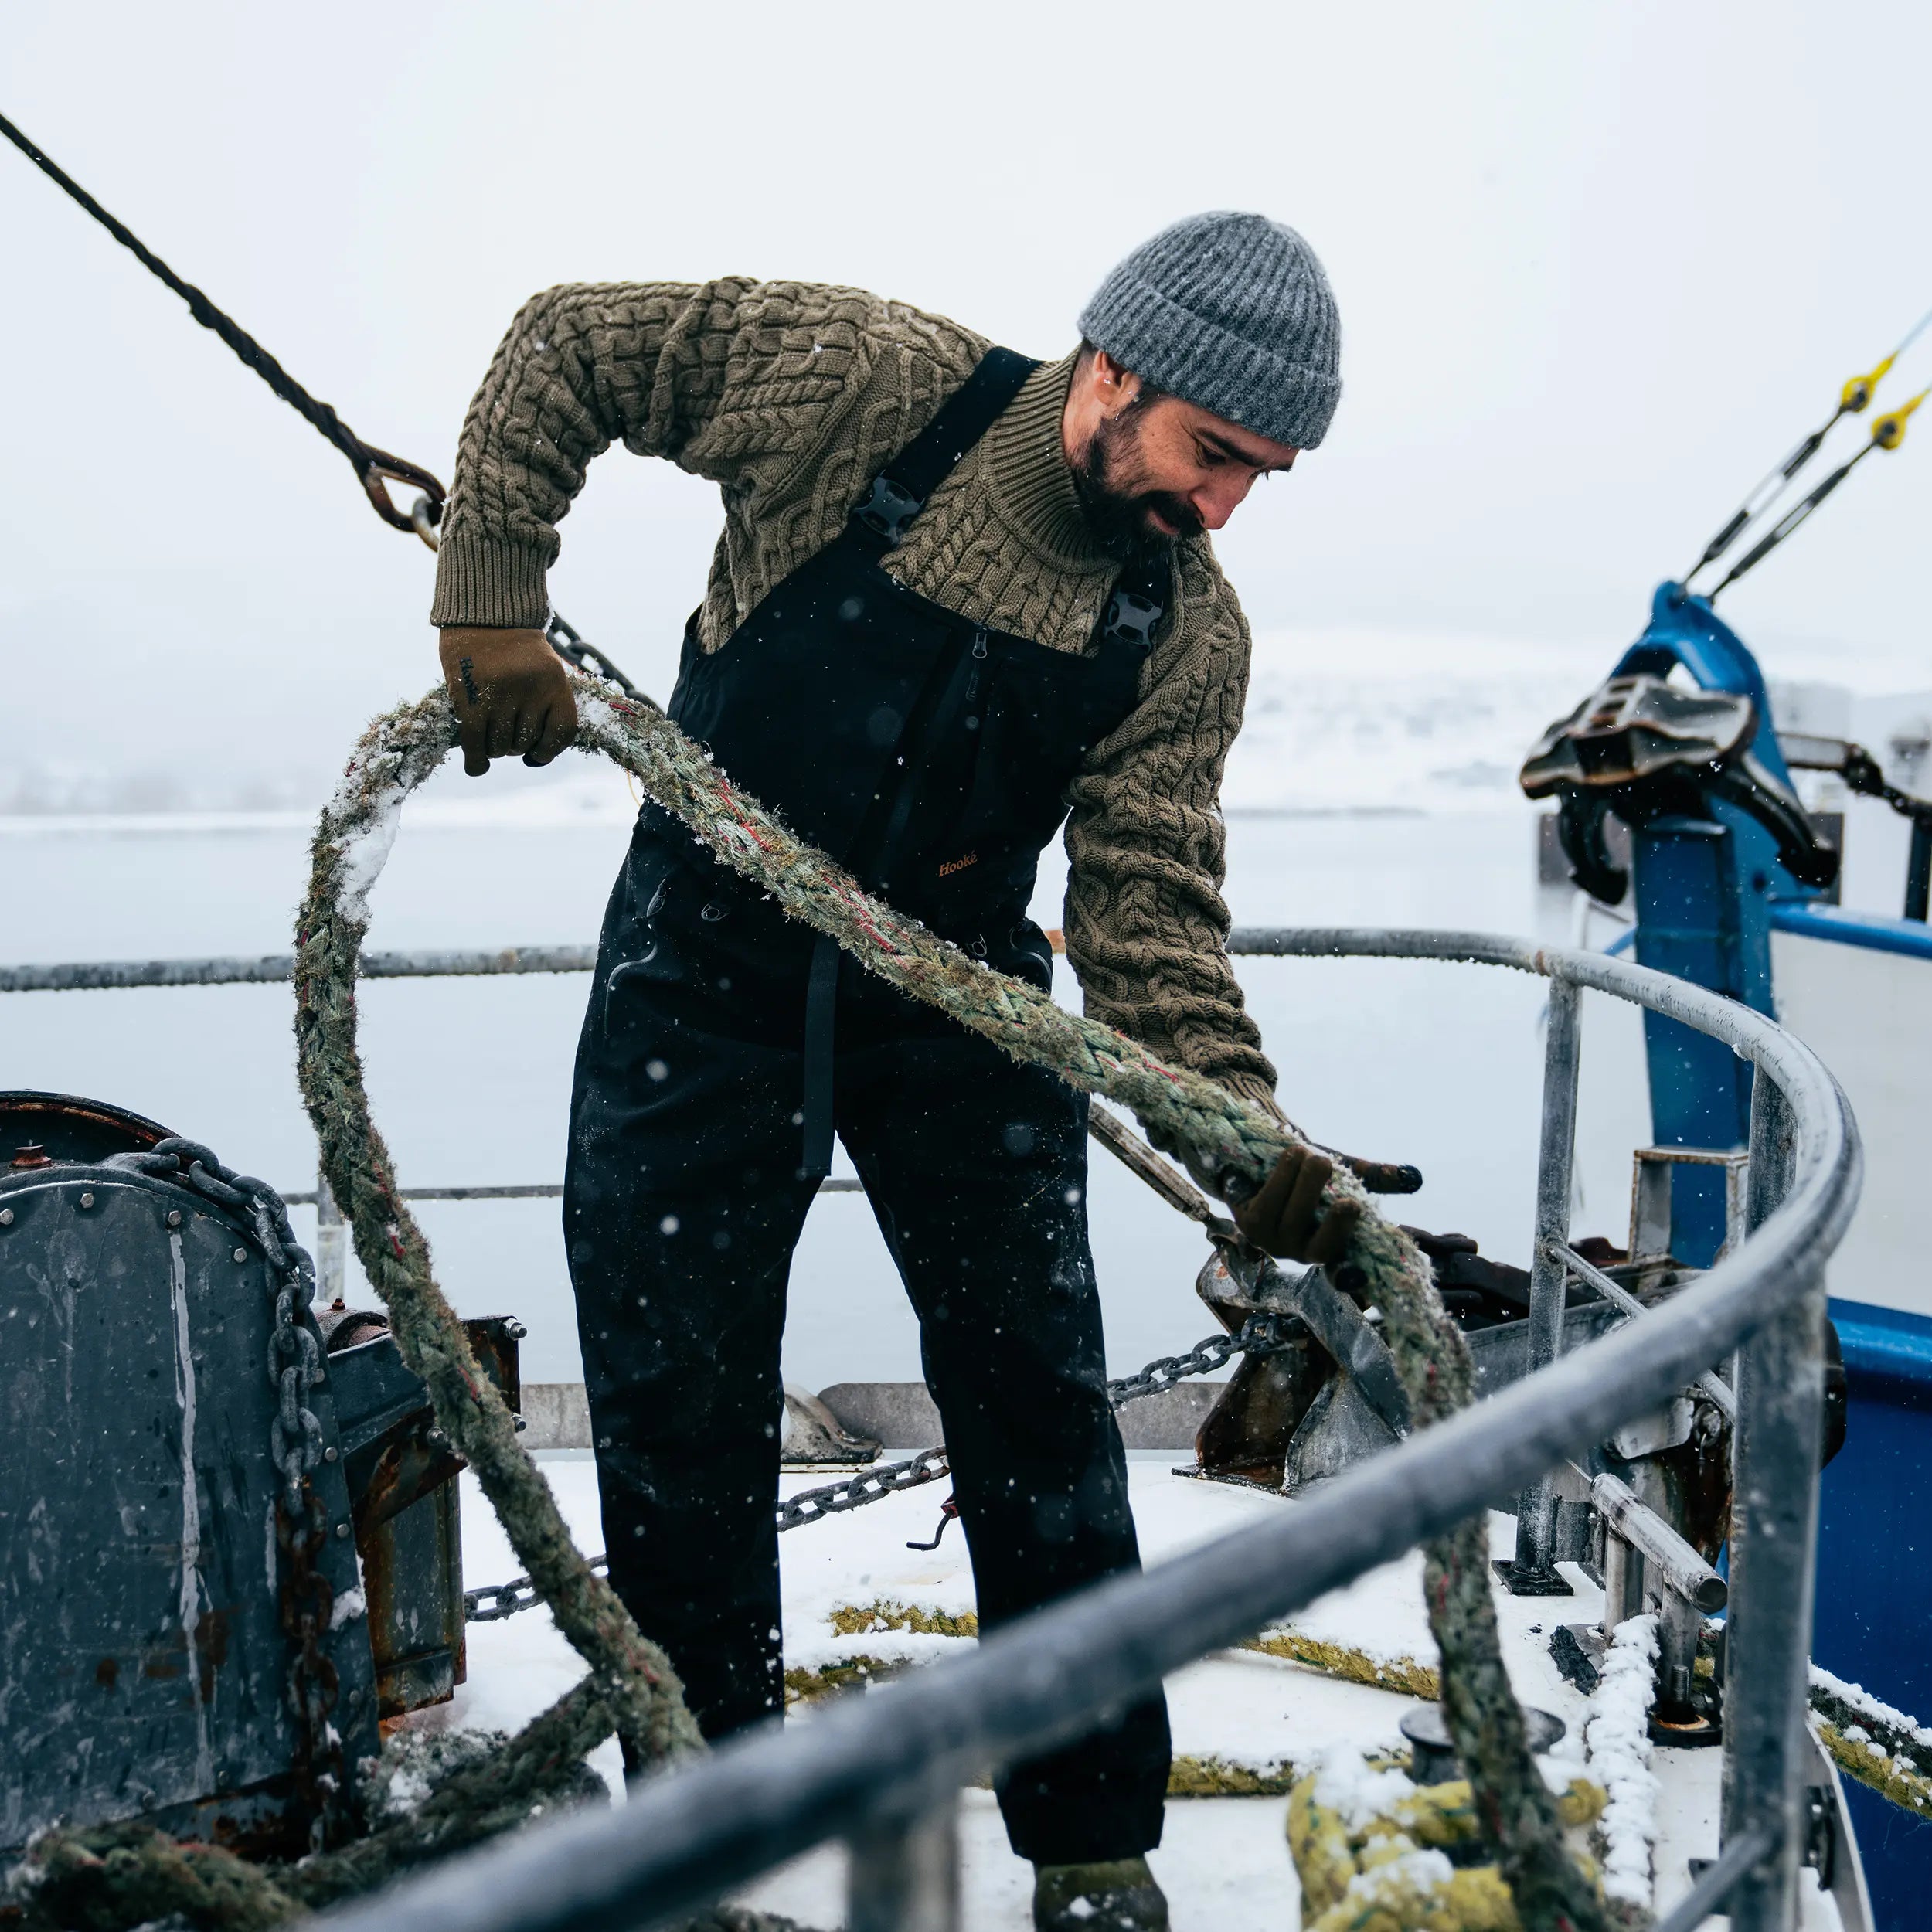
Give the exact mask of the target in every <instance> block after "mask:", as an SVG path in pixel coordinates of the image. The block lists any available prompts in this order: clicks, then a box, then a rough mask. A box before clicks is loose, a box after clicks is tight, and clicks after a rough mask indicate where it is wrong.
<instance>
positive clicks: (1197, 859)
mask: <svg viewBox="0 0 1932 1932" xmlns="http://www.w3.org/2000/svg"><path fill="white" fill-rule="evenodd" d="M1177 575H1178V577H1179V593H1180V594H1179V600H1178V605H1177V608H1176V611H1175V621H1174V622H1173V623H1172V624H1171V625H1170V626H1169V627H1168V634H1167V636H1166V637H1165V638H1164V639H1163V640H1162V641H1161V642H1160V643H1159V644H1158V645H1156V646H1155V652H1154V655H1153V658H1151V660H1150V662H1149V665H1148V674H1147V676H1146V679H1145V687H1144V691H1143V695H1142V697H1141V702H1140V703H1139V704H1138V706H1136V707H1135V709H1134V711H1133V713H1131V715H1130V716H1129V717H1128V719H1127V720H1126V722H1125V723H1124V724H1123V725H1122V726H1121V727H1120V729H1119V730H1117V731H1116V732H1114V733H1113V735H1112V736H1110V737H1108V738H1107V739H1105V740H1103V741H1102V742H1101V743H1100V744H1098V745H1097V746H1096V747H1094V750H1093V752H1092V753H1090V755H1089V757H1088V759H1087V764H1086V767H1085V768H1084V770H1083V771H1082V773H1081V774H1080V777H1078V778H1077V780H1076V781H1074V784H1073V791H1072V800H1073V812H1072V816H1071V817H1070V818H1069V819H1068V821H1067V826H1066V850H1067V855H1068V858H1069V859H1070V861H1071V867H1070V872H1069V875H1068V879H1067V889H1066V954H1067V957H1068V958H1069V959H1070V961H1072V962H1073V967H1074V970H1075V971H1077V973H1078V974H1079V975H1080V985H1081V988H1082V990H1083V992H1084V994H1085V996H1086V1007H1087V1012H1088V1013H1089V1014H1090V1015H1092V1016H1093V1017H1094V1019H1099V1020H1102V1021H1104V1022H1106V1024H1107V1025H1108V1026H1114V1027H1117V1028H1118V1029H1120V1030H1121V1032H1124V1033H1126V1034H1128V1035H1130V1036H1131V1037H1132V1038H1134V1039H1138V1040H1139V1041H1140V1042H1141V1043H1142V1044H1143V1045H1145V1046H1149V1047H1151V1048H1152V1049H1154V1050H1155V1052H1156V1053H1159V1054H1161V1055H1162V1056H1163V1057H1165V1058H1167V1059H1170V1060H1175V1061H1177V1062H1179V1063H1180V1064H1181V1065H1182V1066H1188V1067H1190V1068H1192V1070H1194V1071H1195V1072H1196V1073H1203V1074H1205V1075H1206V1076H1207V1077H1208V1078H1209V1079H1210V1080H1216V1081H1218V1082H1219V1083H1220V1084H1221V1085H1222V1086H1223V1087H1226V1088H1228V1089H1229V1090H1230V1091H1232V1092H1234V1093H1236V1094H1239V1095H1240V1097H1242V1098H1243V1099H1244V1100H1252V1101H1253V1102H1254V1103H1256V1104H1257V1105H1259V1106H1260V1107H1264V1108H1265V1109H1266V1110H1267V1111H1269V1112H1270V1113H1277V1114H1278V1111H1279V1110H1278V1109H1277V1107H1276V1106H1275V1103H1274V1067H1273V1066H1271V1065H1270V1063H1269V1062H1268V1060H1267V1056H1265V1055H1264V1053H1262V1051H1261V1036H1260V1030H1259V1029H1257V1026H1255V1024H1254V1022H1253V1020H1252V1019H1250V1017H1249V1016H1248V1014H1247V1011H1246V1010H1245V1009H1244V1007H1243V1002H1242V998H1241V988H1240V983H1239V981H1236V978H1235V977H1234V971H1233V967H1232V966H1231V965H1230V964H1229V961H1228V955H1227V935H1228V925H1229V920H1228V910H1227V906H1226V903H1224V901H1223V899H1222V897H1221V886H1222V883H1223V879H1224V878H1225V876H1226V847H1227V841H1226V831H1225V828H1224V827H1223V824H1222V821H1221V813H1220V789H1221V774H1222V771H1223V768H1224V767H1225V766H1226V762H1227V754H1228V749H1229V747H1230V745H1232V744H1233V741H1234V737H1235V734H1236V733H1237V732H1238V731H1239V730H1240V728H1241V713H1242V706H1243V702H1245V699H1246V698H1247V677H1248V653H1249V637H1248V627H1247V619H1246V618H1245V617H1243V615H1242V614H1241V609H1240V604H1238V603H1237V602H1236V600H1235V597H1234V593H1233V590H1232V589H1231V588H1230V587H1229V585H1228V583H1227V582H1226V580H1225V579H1224V578H1223V577H1222V576H1221V574H1220V572H1219V570H1218V569H1217V568H1216V566H1215V564H1214V563H1213V557H1212V556H1211V554H1210V553H1209V552H1208V551H1207V550H1206V547H1205V546H1197V545H1194V544H1189V545H1187V546H1185V547H1184V548H1183V549H1182V551H1181V552H1180V553H1179V558H1178V568H1177Z"/></svg>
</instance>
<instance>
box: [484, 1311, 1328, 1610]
mask: <svg viewBox="0 0 1932 1932" xmlns="http://www.w3.org/2000/svg"><path fill="white" fill-rule="evenodd" d="M1298 1319H1299V1318H1298V1317H1296V1316H1294V1315H1276V1314H1271V1313H1267V1312H1257V1313H1256V1314H1253V1315H1250V1316H1249V1317H1248V1318H1247V1322H1246V1324H1245V1325H1243V1328H1242V1330H1241V1332H1240V1334H1239V1335H1225V1334H1223V1335H1209V1337H1208V1338H1206V1340H1205V1341H1203V1342H1196V1344H1195V1345H1194V1346H1193V1347H1192V1348H1191V1349H1189V1350H1188V1352H1187V1353H1186V1354H1185V1355H1162V1356H1159V1357H1158V1358H1157V1359H1155V1360H1154V1361H1152V1362H1149V1363H1148V1365H1147V1366H1146V1367H1145V1369H1141V1371H1140V1372H1139V1373H1138V1375H1131V1376H1121V1378H1120V1379H1118V1380H1117V1381H1114V1382H1110V1383H1108V1384H1107V1403H1108V1405H1109V1406H1111V1407H1112V1408H1115V1409H1121V1408H1124V1407H1125V1406H1127V1404H1128V1403H1130V1402H1138V1401H1139V1400H1141V1398H1142V1397H1143V1396H1154V1395H1158V1394H1160V1393H1161V1392H1162V1390H1163V1389H1171V1388H1172V1387H1173V1386H1175V1383H1179V1382H1182V1381H1185V1379H1187V1378H1188V1377H1189V1376H1202V1375H1210V1374H1212V1373H1213V1371H1214V1370H1215V1369H1219V1368H1224V1367H1225V1366H1226V1365H1227V1364H1228V1362H1230V1361H1232V1360H1233V1358H1234V1357H1235V1356H1236V1355H1274V1354H1277V1353H1279V1352H1280V1351H1281V1349H1284V1348H1286V1347H1287V1346H1288V1345H1290V1342H1291V1340H1292V1339H1293V1332H1294V1328H1295V1327H1296V1326H1297V1325H1298ZM951 1474H952V1464H951V1462H950V1461H947V1456H946V1451H945V1449H944V1446H943V1445H942V1446H940V1447H936V1448H932V1449H922V1450H921V1451H920V1453H919V1454H917V1455H916V1456H910V1457H908V1458H906V1461H903V1462H889V1463H886V1464H884V1465H883V1467H879V1468H871V1469H862V1470H860V1471H859V1473H858V1474H857V1475H852V1476H848V1477H846V1478H845V1479H844V1480H843V1481H839V1482H833V1483H827V1484H826V1485H825V1486H824V1487H823V1488H818V1489H801V1490H800V1491H799V1492H798V1494H797V1495H793V1496H787V1497H786V1498H784V1500H783V1501H782V1502H780V1503H779V1505H778V1506H777V1517H778V1530H779V1533H780V1534H781V1536H782V1535H783V1534H784V1532H785V1531H786V1530H787V1529H800V1528H801V1527H802V1526H804V1525H805V1524H807V1523H814V1522H823V1521H824V1520H825V1519H826V1518H827V1517H828V1516H838V1515H844V1513H845V1512H846V1511H847V1510H849V1509H864V1508H865V1506H866V1504H868V1503H872V1502H883V1501H884V1500H885V1499H886V1497H888V1496H896V1495H900V1494H902V1493H903V1492H904V1491H906V1490H908V1489H919V1488H923V1487H924V1486H925V1485H926V1484H927V1483H929V1482H937V1481H940V1480H941V1478H944V1477H946V1476H949V1475H951ZM590 1567H591V1568H592V1569H593V1570H596V1571H597V1573H599V1574H600V1575H603V1574H604V1573H606V1572H607V1569H608V1565H607V1560H606V1559H604V1557H602V1556H596V1557H593V1558H592V1559H591V1562H590ZM540 1601H541V1598H539V1596H538V1594H537V1592H536V1586H535V1585H534V1584H532V1583H531V1581H530V1580H529V1577H512V1578H511V1579H510V1580H509V1582H508V1583H486V1584H485V1585H484V1586H483V1587H481V1588H480V1589H477V1590H465V1591H464V1593H463V1614H464V1618H465V1620H466V1621H468V1622H470V1623H472V1624H493V1623H495V1622H497V1621H499V1620H500V1619H501V1618H502V1617H514V1616H515V1614H517V1612H518V1611H520V1610H529V1609H532V1608H533V1607H535V1606H536V1604H538V1603H539V1602H540Z"/></svg>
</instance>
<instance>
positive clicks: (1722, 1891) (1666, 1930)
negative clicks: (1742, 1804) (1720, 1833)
mask: <svg viewBox="0 0 1932 1932" xmlns="http://www.w3.org/2000/svg"><path fill="white" fill-rule="evenodd" d="M1775 1842H1776V1840H1775V1838H1774V1836H1773V1835H1772V1833H1771V1832H1770V1828H1768V1827H1767V1826H1764V1825H1757V1826H1756V1827H1754V1828H1753V1829H1751V1830H1750V1831H1748V1832H1744V1833H1743V1834H1742V1835H1740V1836H1739V1837H1737V1838H1733V1839H1732V1840H1731V1842H1730V1843H1729V1844H1728V1845H1726V1846H1725V1847H1724V1849H1723V1852H1720V1853H1719V1855H1718V1856H1717V1857H1716V1859H1713V1861H1712V1862H1711V1863H1710V1864H1709V1866H1706V1869H1705V1870H1704V1873H1703V1876H1702V1877H1700V1878H1699V1879H1698V1881H1697V1883H1696V1884H1695V1885H1693V1886H1692V1887H1691V1889H1689V1891H1688V1892H1686V1893H1685V1894H1684V1896H1682V1898H1681V1899H1679V1900H1678V1901H1677V1904H1676V1906H1675V1908H1674V1909H1673V1910H1672V1912H1671V1913H1670V1914H1669V1916H1668V1917H1665V1918H1662V1919H1659V1920H1658V1922H1657V1927H1656V1932H1696V1927H1699V1926H1700V1925H1702V1923H1704V1921H1705V1920H1706V1919H1708V1918H1712V1917H1715V1916H1716V1914H1717V1913H1719V1912H1720V1911H1721V1910H1723V1905H1724V1901H1725V1900H1726V1899H1728V1898H1729V1897H1730V1895H1731V1893H1732V1891H1733V1889H1735V1888H1736V1884H1737V1882H1738V1880H1739V1879H1741V1878H1742V1877H1743V1876H1744V1874H1745V1873H1746V1872H1748V1871H1749V1870H1750V1869H1751V1867H1752V1866H1753V1865H1755V1864H1756V1863H1757V1862H1758V1860H1759V1859H1761V1858H1764V1857H1766V1856H1767V1855H1768V1854H1769V1853H1770V1850H1771V1848H1772V1845H1774V1843H1775ZM1732 1923H1733V1924H1735V1923H1736V1920H1733V1921H1732Z"/></svg>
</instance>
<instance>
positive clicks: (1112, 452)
mask: <svg viewBox="0 0 1932 1932" xmlns="http://www.w3.org/2000/svg"><path fill="white" fill-rule="evenodd" d="M1141 406H1142V403H1141V399H1140V398H1139V397H1138V396H1137V397H1136V398H1135V399H1134V401H1133V402H1131V403H1129V404H1128V406H1127V407H1126V408H1124V409H1123V410H1121V412H1120V413H1118V414H1117V415H1115V416H1109V417H1102V418H1101V420H1100V424H1099V427H1097V428H1096V429H1095V430H1094V434H1093V435H1092V436H1091V437H1089V438H1088V440H1087V447H1086V448H1085V450H1083V451H1082V452H1081V454H1080V459H1079V461H1077V462H1076V463H1075V464H1073V487H1074V488H1075V489H1076V490H1077V491H1078V492H1079V493H1080V502H1081V505H1082V506H1083V508H1084V509H1085V510H1086V512H1087V521H1088V522H1089V523H1090V524H1091V525H1092V526H1093V529H1094V534H1095V536H1097V537H1098V538H1099V539H1100V542H1101V543H1102V544H1103V545H1104V546H1105V547H1106V548H1107V549H1108V550H1109V551H1111V553H1113V554H1114V555H1115V556H1120V557H1124V558H1128V559H1132V558H1134V557H1135V556H1147V555H1149V554H1152V555H1155V556H1158V555H1161V554H1162V553H1165V552H1166V551H1168V550H1171V549H1173V547H1174V546H1175V544H1176V543H1179V542H1180V541H1181V539H1182V538H1183V537H1190V536H1199V535H1200V534H1201V532H1202V529H1205V528H1206V526H1205V525H1204V524H1203V523H1202V521H1201V519H1200V517H1199V515H1198V514H1197V513H1196V510H1195V508H1194V506H1193V505H1192V504H1191V503H1190V502H1189V501H1188V500H1187V498H1185V497H1184V496H1177V495H1175V494H1174V493H1173V492H1172V491H1169V490H1148V489H1144V488H1141V484H1142V482H1143V481H1145V478H1143V476H1142V474H1141V460H1140V454H1141V424H1140V411H1141ZM1149 511H1152V512H1155V514H1156V515H1158V516H1159V517H1160V518H1161V519H1162V521H1163V522H1165V523H1167V524H1168V526H1170V529H1169V530H1157V529H1155V528H1154V527H1153V526H1152V525H1151V524H1150V523H1149V522H1148V512H1149ZM1170 531H1171V532H1172V533H1171V534H1170Z"/></svg>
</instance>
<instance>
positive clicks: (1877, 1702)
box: [1811, 1664, 1932, 1818]
mask: <svg viewBox="0 0 1932 1932" xmlns="http://www.w3.org/2000/svg"><path fill="white" fill-rule="evenodd" d="M1811 1710H1812V1713H1813V1714H1814V1715H1815V1717H1816V1718H1817V1719H1818V1741H1819V1742H1820V1743H1821V1744H1823V1745H1824V1747H1825V1750H1827V1751H1828V1752H1829V1753H1831V1757H1832V1762H1833V1763H1834V1764H1836V1765H1837V1766H1838V1769H1839V1770H1842V1771H1843V1772H1845V1774H1847V1775H1848V1776H1849V1777H1855V1778H1856V1779H1857V1780H1858V1781H1859V1783H1860V1784H1867V1785H1869V1786H1870V1787H1871V1788H1872V1790H1873V1791H1876V1792H1878V1793H1879V1794H1880V1796H1882V1797H1884V1798H1889V1799H1890V1800H1891V1801H1892V1802H1893V1804H1896V1805H1897V1806H1899V1807H1900V1809H1901V1810H1903V1811H1910V1813H1911V1814H1912V1815H1913V1816H1914V1817H1915V1818H1932V1728H1928V1727H1927V1726H1925V1725H1923V1724H1921V1723H1920V1722H1919V1721H1918V1719H1917V1718H1915V1717H1911V1716H1907V1715H1906V1713H1904V1712H1903V1711H1902V1710H1900V1709H1897V1708H1896V1706H1893V1705H1890V1704H1888V1703H1886V1702H1885V1700H1884V1699H1883V1698H1879V1697H1874V1696H1872V1693H1871V1692H1869V1691H1868V1690H1867V1689H1866V1688H1865V1687H1864V1685H1862V1684H1851V1683H1847V1682H1845V1679H1843V1678H1842V1677H1834V1676H1833V1675H1832V1673H1831V1672H1829V1671H1828V1670H1825V1669H1822V1668H1820V1667H1819V1666H1818V1665H1816V1664H1814V1665H1812V1666H1811Z"/></svg>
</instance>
